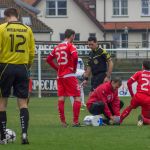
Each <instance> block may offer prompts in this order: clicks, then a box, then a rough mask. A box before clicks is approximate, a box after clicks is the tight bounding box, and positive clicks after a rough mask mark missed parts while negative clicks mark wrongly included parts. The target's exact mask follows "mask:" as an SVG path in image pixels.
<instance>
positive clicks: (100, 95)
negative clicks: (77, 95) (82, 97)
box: [87, 82, 120, 117]
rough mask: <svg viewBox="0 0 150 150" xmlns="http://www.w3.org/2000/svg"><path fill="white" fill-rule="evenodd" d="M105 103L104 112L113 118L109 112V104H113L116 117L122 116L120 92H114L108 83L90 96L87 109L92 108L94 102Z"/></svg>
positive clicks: (100, 86)
mask: <svg viewBox="0 0 150 150" xmlns="http://www.w3.org/2000/svg"><path fill="white" fill-rule="evenodd" d="M96 101H103V102H104V103H105V108H104V112H105V114H106V115H107V116H108V117H110V116H112V114H111V111H110V110H109V107H108V105H107V104H108V103H110V104H111V106H112V110H113V113H114V115H116V116H120V99H119V97H118V90H113V89H112V85H111V82H106V83H103V84H101V85H99V86H98V87H97V88H96V89H95V90H94V91H93V92H92V94H91V95H90V97H89V99H88V101H87V107H88V108H90V106H91V105H92V103H93V102H96Z"/></svg>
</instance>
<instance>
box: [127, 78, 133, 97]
mask: <svg viewBox="0 0 150 150" xmlns="http://www.w3.org/2000/svg"><path fill="white" fill-rule="evenodd" d="M133 83H134V80H133V79H132V78H130V79H129V80H128V82H127V86H128V90H129V92H130V95H131V97H133V96H134V93H133V90H132V84H133Z"/></svg>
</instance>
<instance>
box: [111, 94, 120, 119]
mask: <svg viewBox="0 0 150 150" xmlns="http://www.w3.org/2000/svg"><path fill="white" fill-rule="evenodd" d="M112 110H113V113H114V115H115V116H120V99H119V97H118V92H116V94H115V96H114V101H113V102H112Z"/></svg>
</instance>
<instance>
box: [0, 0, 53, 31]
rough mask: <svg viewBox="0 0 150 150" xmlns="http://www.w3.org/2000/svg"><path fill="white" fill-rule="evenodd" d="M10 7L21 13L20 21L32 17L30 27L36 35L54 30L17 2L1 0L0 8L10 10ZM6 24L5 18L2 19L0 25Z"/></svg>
mask: <svg viewBox="0 0 150 150" xmlns="http://www.w3.org/2000/svg"><path fill="white" fill-rule="evenodd" d="M9 7H14V8H16V9H18V11H19V13H20V21H21V18H22V17H30V19H31V24H32V25H31V26H30V27H31V28H32V30H33V32H34V33H50V32H52V29H51V28H50V27H48V26H47V25H46V24H44V23H43V22H41V21H40V20H39V19H38V18H37V17H36V15H35V14H34V13H33V12H32V11H29V10H28V9H26V8H24V7H22V6H20V5H18V4H17V3H16V2H15V0H0V8H9ZM4 22H5V20H4V18H0V24H1V23H4Z"/></svg>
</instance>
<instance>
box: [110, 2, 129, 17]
mask: <svg viewBox="0 0 150 150" xmlns="http://www.w3.org/2000/svg"><path fill="white" fill-rule="evenodd" d="M113 15H114V16H126V15H128V0H113Z"/></svg>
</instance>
